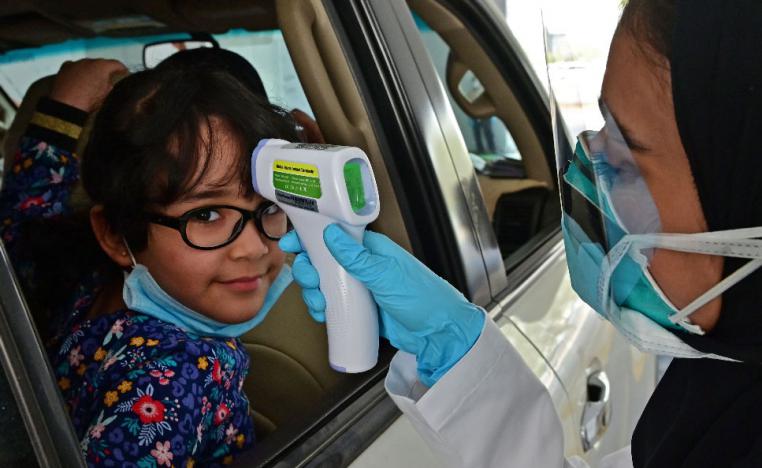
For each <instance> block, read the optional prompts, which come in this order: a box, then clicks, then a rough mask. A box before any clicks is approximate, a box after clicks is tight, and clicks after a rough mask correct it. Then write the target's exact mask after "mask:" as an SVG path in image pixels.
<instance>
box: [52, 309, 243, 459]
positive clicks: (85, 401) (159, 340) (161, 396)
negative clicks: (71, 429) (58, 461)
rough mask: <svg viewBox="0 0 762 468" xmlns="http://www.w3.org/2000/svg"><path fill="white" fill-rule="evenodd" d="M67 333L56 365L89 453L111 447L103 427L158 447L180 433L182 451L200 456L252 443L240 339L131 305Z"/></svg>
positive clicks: (231, 451) (99, 451)
mask: <svg viewBox="0 0 762 468" xmlns="http://www.w3.org/2000/svg"><path fill="white" fill-rule="evenodd" d="M73 337H74V338H73ZM67 338H71V339H70V342H68V343H64V346H62V347H61V350H60V352H59V353H58V356H57V360H58V365H57V366H56V369H55V370H56V374H57V377H58V378H59V385H61V382H62V381H63V382H65V387H66V388H64V386H62V387H61V389H62V391H63V393H64V399H65V400H66V402H67V404H68V407H69V409H70V414H71V416H72V421H73V422H74V425H75V427H76V428H77V432H78V435H79V436H80V437H81V438H83V437H84V439H83V440H84V442H83V443H84V444H86V445H87V447H88V448H87V452H88V454H87V455H88V459H89V457H90V455H93V456H102V455H101V451H102V450H105V449H106V448H108V449H109V450H110V449H111V447H110V446H108V445H109V443H107V442H106V440H105V438H104V437H103V434H105V431H106V430H108V431H117V432H119V438H120V440H121V438H124V440H130V441H131V443H136V444H137V445H138V446H141V447H142V446H147V447H149V448H151V449H155V450H159V449H161V450H163V449H164V445H162V447H158V446H157V445H156V444H165V441H166V440H168V439H167V437H168V436H167V434H169V433H173V434H175V435H181V436H182V438H183V440H184V441H183V443H182V445H183V448H182V450H181V451H182V452H184V453H185V454H186V455H193V458H194V459H195V460H197V461H199V462H200V461H201V460H204V459H207V460H209V459H210V458H209V457H210V454H211V453H212V452H214V453H215V454H216V455H215V456H214V457H211V458H217V456H218V454H217V452H219V454H222V455H223V456H225V455H229V454H232V453H234V452H235V451H237V450H240V449H241V448H243V447H245V446H248V445H250V444H251V443H252V441H253V431H252V422H251V420H250V418H249V416H248V413H249V404H248V399H247V398H246V395H245V394H244V393H243V391H242V386H243V381H244V380H245V378H246V375H247V372H248V356H247V355H246V352H245V349H244V348H243V347H242V346H241V345H240V342H239V341H238V340H236V339H227V340H226V339H210V338H201V337H195V336H193V335H189V334H188V333H186V332H184V331H183V330H181V329H180V328H178V327H176V326H174V325H172V324H169V323H166V322H163V321H161V320H158V319H155V318H153V317H150V316H147V315H144V314H140V313H137V312H134V311H129V310H120V311H117V312H115V313H113V314H109V315H107V316H101V317H98V318H96V319H92V320H85V321H83V322H81V323H80V324H78V325H75V329H73V330H72V332H71V333H70V335H69V337H67ZM67 345H68V348H67ZM186 426H187V427H186ZM104 428H105V429H104ZM104 444H105V445H104ZM173 444H174V442H173ZM172 447H173V450H174V445H173V446H172ZM90 452H92V453H90ZM179 455H180V453H179V452H177V453H175V457H176V458H179ZM149 458H150V455H149Z"/></svg>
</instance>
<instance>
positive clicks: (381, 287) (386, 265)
mask: <svg viewBox="0 0 762 468" xmlns="http://www.w3.org/2000/svg"><path fill="white" fill-rule="evenodd" d="M323 240H324V241H325V245H326V247H328V251H329V252H331V255H333V257H334V258H335V259H336V261H337V262H339V264H340V265H341V266H342V267H344V269H345V270H347V271H348V272H349V274H351V275H352V276H354V277H355V278H357V279H358V280H359V281H361V282H362V283H363V284H365V286H367V287H368V289H370V290H371V291H372V292H381V293H383V292H386V291H385V289H386V287H387V286H389V285H390V284H391V283H396V282H398V281H404V279H401V278H397V277H395V276H396V275H397V273H396V270H397V268H395V266H396V263H395V261H394V259H388V258H386V257H382V256H377V255H373V254H372V253H371V252H370V251H369V250H368V249H367V248H365V247H364V246H363V245H361V244H359V243H358V242H357V241H356V240H354V239H353V238H352V236H350V235H349V234H347V233H346V232H344V230H343V229H341V227H339V225H338V224H330V225H328V227H326V228H325V230H324V231H323ZM389 278H395V280H394V281H384V279H389Z"/></svg>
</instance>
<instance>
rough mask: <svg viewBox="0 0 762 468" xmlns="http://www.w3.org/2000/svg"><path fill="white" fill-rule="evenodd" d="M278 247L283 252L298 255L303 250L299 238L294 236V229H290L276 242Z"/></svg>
mask: <svg viewBox="0 0 762 468" xmlns="http://www.w3.org/2000/svg"><path fill="white" fill-rule="evenodd" d="M278 247H280V249H281V250H282V251H284V252H288V253H299V252H301V251H303V250H304V248H302V244H301V242H299V236H298V235H297V234H296V229H292V230H290V231H288V232H287V233H286V235H285V236H283V237H281V238H280V240H279V241H278Z"/></svg>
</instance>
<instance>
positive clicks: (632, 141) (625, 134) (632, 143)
mask: <svg viewBox="0 0 762 468" xmlns="http://www.w3.org/2000/svg"><path fill="white" fill-rule="evenodd" d="M598 109H599V110H600V112H601V116H602V117H603V120H604V121H605V120H606V114H608V115H610V116H611V118H612V119H613V120H614V123H615V124H616V126H617V128H618V129H619V133H621V134H622V138H624V141H625V143H627V146H628V147H629V148H630V149H633V150H640V151H648V150H649V148H648V146H646V145H644V144H643V143H641V142H640V141H639V140H638V139H637V138H635V137H633V136H632V132H631V131H630V130H628V129H627V127H625V126H624V125H622V123H621V122H620V121H619V119H617V118H616V116H615V115H614V112H613V111H612V110H611V109H609V107H608V106H607V105H606V103H605V102H603V98H602V97H600V98H598Z"/></svg>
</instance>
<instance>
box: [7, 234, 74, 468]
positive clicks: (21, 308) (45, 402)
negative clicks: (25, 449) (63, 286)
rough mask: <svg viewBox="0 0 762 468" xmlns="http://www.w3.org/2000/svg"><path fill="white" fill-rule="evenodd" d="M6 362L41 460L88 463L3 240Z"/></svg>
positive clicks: (64, 464) (61, 463) (51, 463)
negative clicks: (84, 457)
mask: <svg viewBox="0 0 762 468" xmlns="http://www.w3.org/2000/svg"><path fill="white" fill-rule="evenodd" d="M0 364H2V367H3V370H4V372H5V373H6V376H7V377H8V383H9V385H10V387H11V393H12V394H13V395H14V397H15V400H16V404H17V405H18V409H19V413H20V415H21V417H22V419H23V421H24V425H25V427H26V431H27V434H28V435H29V441H30V444H31V446H32V448H33V450H34V452H35V455H36V457H37V461H38V463H39V464H40V466H51V467H75V466H85V463H84V459H83V457H82V452H81V450H80V448H79V441H78V440H77V437H76V434H75V431H74V426H73V425H72V424H71V421H70V419H69V415H68V414H67V413H66V411H65V409H64V401H63V398H62V397H61V394H60V392H59V391H58V387H57V385H56V379H55V377H54V374H53V370H52V368H51V367H50V364H49V362H48V358H47V354H46V352H45V348H44V347H43V345H42V341H41V339H40V337H39V335H38V334H37V330H36V328H35V326H34V321H33V319H32V316H31V314H30V312H29V307H28V306H27V304H26V301H25V300H24V297H23V294H22V292H21V288H20V286H19V283H18V281H17V279H16V275H15V272H14V270H13V267H12V266H11V262H10V258H9V256H8V253H7V251H6V250H5V246H4V245H3V243H2V242H0Z"/></svg>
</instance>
